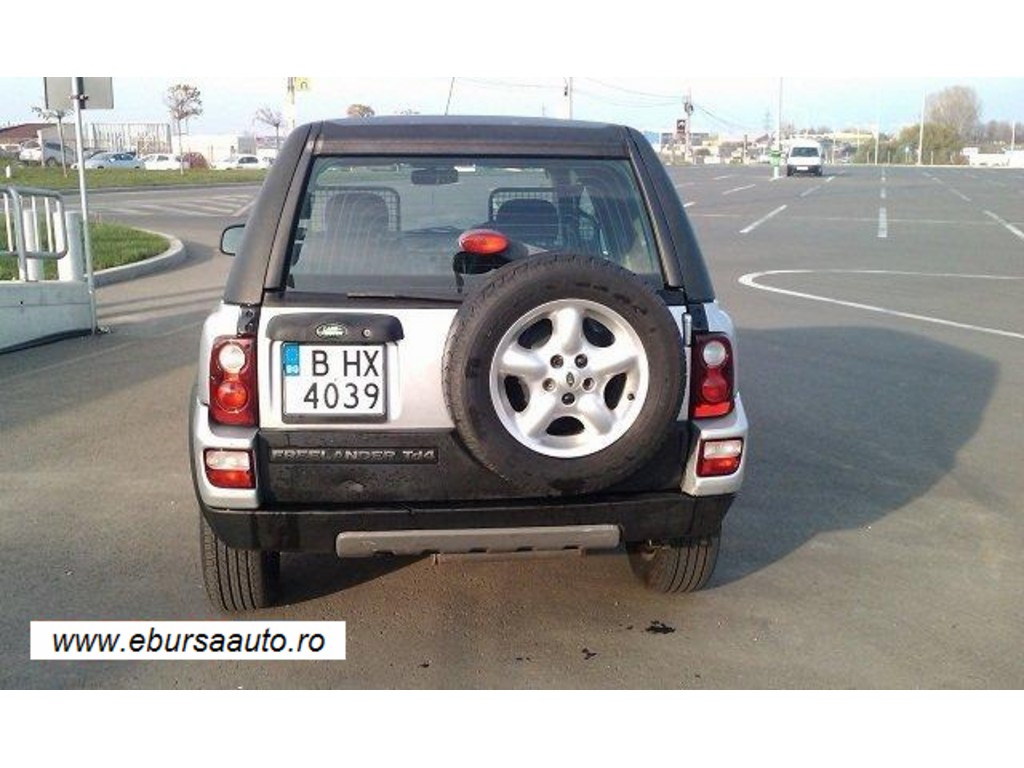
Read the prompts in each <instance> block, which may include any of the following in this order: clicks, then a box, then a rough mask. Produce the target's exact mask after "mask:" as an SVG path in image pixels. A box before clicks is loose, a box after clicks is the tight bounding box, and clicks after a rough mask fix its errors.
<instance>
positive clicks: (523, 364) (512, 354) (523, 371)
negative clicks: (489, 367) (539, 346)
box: [498, 344, 548, 382]
mask: <svg viewBox="0 0 1024 768" xmlns="http://www.w3.org/2000/svg"><path fill="white" fill-rule="evenodd" d="M547 369H548V367H547V363H545V362H544V360H543V359H541V357H540V356H539V355H538V354H537V353H535V352H533V351H532V350H529V349H526V348H525V347H521V346H519V345H517V344H515V345H512V346H510V347H508V348H507V349H505V350H504V351H503V352H502V353H501V357H500V358H499V359H498V371H499V373H501V374H502V375H503V376H518V377H519V378H522V379H526V380H527V381H528V382H533V381H536V380H537V379H539V378H542V377H543V376H544V374H545V373H546V372H547Z"/></svg>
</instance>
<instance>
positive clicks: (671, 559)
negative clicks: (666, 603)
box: [628, 533, 722, 594]
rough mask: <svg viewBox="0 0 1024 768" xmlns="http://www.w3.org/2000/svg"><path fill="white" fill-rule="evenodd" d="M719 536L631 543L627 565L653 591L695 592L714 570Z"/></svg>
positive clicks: (701, 587)
mask: <svg viewBox="0 0 1024 768" xmlns="http://www.w3.org/2000/svg"><path fill="white" fill-rule="evenodd" d="M721 539H722V536H721V534H719V533H716V534H713V535H711V536H702V537H700V538H695V539H679V540H674V541H670V542H657V543H655V542H640V543H637V544H631V545H629V547H628V551H629V565H630V567H631V568H632V569H633V573H634V574H635V575H636V577H637V578H638V579H640V581H642V582H643V583H644V586H646V587H647V588H648V589H650V590H652V591H654V592H662V593H666V594H669V593H680V592H696V591H697V590H699V589H703V588H704V586H705V585H707V583H708V580H709V579H710V578H711V574H712V573H713V572H714V570H715V563H716V562H718V548H719V544H720V542H721Z"/></svg>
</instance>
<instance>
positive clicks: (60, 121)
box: [32, 107, 68, 176]
mask: <svg viewBox="0 0 1024 768" xmlns="http://www.w3.org/2000/svg"><path fill="white" fill-rule="evenodd" d="M32 111H33V112H35V113H36V114H37V115H39V117H41V118H42V119H43V120H46V121H47V122H50V121H51V120H55V121H56V122H57V133H58V135H59V136H60V165H61V168H63V169H64V175H65V176H67V175H68V162H67V153H66V152H65V150H64V118H65V117H67V115H68V110H66V109H43V108H42V107H32ZM44 154H45V153H44Z"/></svg>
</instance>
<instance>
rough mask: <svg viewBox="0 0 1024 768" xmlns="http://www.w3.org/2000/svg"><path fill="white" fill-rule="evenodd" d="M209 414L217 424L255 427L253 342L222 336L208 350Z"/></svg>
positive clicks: (257, 417)
mask: <svg viewBox="0 0 1024 768" xmlns="http://www.w3.org/2000/svg"><path fill="white" fill-rule="evenodd" d="M210 416H211V418H212V419H213V420H214V421H216V422H218V423H219V424H230V425H233V426H244V427H254V426H256V424H257V422H258V421H259V397H258V396H257V392H256V342H255V340H254V339H252V338H246V337H234V336H222V337H220V338H218V339H217V340H216V341H214V343H213V348H212V349H211V351H210Z"/></svg>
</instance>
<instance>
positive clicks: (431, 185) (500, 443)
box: [189, 116, 748, 611]
mask: <svg viewBox="0 0 1024 768" xmlns="http://www.w3.org/2000/svg"><path fill="white" fill-rule="evenodd" d="M466 167H472V168H474V169H475V173H473V174H468V175H467V176H468V178H467V177H465V176H464V175H463V173H462V172H461V171H459V170H458V168H466ZM380 168H385V169H387V171H386V172H383V173H371V172H370V171H371V170H372V169H380ZM460 182H461V183H460ZM254 211H255V214H254V215H253V216H252V217H251V218H250V219H249V223H248V224H246V225H244V226H235V227H229V228H228V229H227V230H225V232H224V234H223V237H222V240H221V249H222V251H223V252H225V253H228V254H234V255H235V261H234V264H233V265H232V269H231V272H230V275H229V277H228V280H227V283H226V288H225V291H224V294H223V297H222V302H221V303H220V305H219V307H218V308H217V309H216V310H215V311H214V312H213V313H212V314H211V315H210V316H209V317H208V319H207V320H206V322H205V324H204V326H203V330H202V333H201V338H200V344H199V355H198V368H197V378H196V380H195V385H194V388H193V391H192V395H191V398H190V399H191V409H190V426H189V445H190V463H191V466H192V474H193V481H194V486H195V493H196V498H197V500H198V506H199V520H200V535H199V541H200V553H201V558H202V574H203V580H204V583H205V587H206V590H207V593H208V595H209V597H210V599H211V601H212V602H213V603H214V604H215V605H216V606H218V607H219V608H220V609H222V610H225V611H237V610H249V609H254V608H261V607H264V606H267V605H269V604H271V603H272V602H273V600H274V594H275V588H276V585H277V583H278V580H279V578H280V565H281V560H280V553H281V552H330V553H333V554H335V555H337V556H339V557H341V558H356V557H373V556H388V555H420V554H424V553H449V552H451V553H486V552H502V553H517V552H522V551H535V550H555V551H561V550H566V549H570V550H576V551H579V550H590V549H597V550H600V549H611V550H614V549H616V548H619V547H623V548H624V549H625V550H626V552H627V553H628V558H629V562H630V564H631V566H632V569H633V571H634V573H635V574H636V576H637V577H638V578H639V579H640V580H641V581H642V582H643V583H644V584H645V585H646V586H648V587H649V588H651V589H653V590H656V591H659V592H688V591H691V590H695V589H700V588H701V587H703V586H704V585H705V584H707V582H708V580H709V579H710V578H711V575H712V572H713V570H714V568H715V563H716V560H717V557H718V551H719V542H720V538H721V526H722V520H723V517H724V515H725V514H726V511H727V510H728V509H729V507H730V505H731V503H732V502H733V499H734V497H735V494H736V493H737V491H739V489H740V486H741V483H742V479H743V474H744V455H745V453H744V446H745V440H746V436H747V429H748V427H747V418H746V414H745V411H744V408H743V403H742V400H741V398H740V394H739V389H738V386H737V381H736V371H737V367H736V363H735V358H734V355H735V352H736V348H735V345H734V332H733V324H732V321H731V320H730V318H729V316H728V315H727V314H726V313H725V312H724V311H723V309H722V308H721V307H720V305H719V302H718V301H717V299H716V295H715V292H714V289H713V287H712V284H711V280H710V278H709V275H708V270H707V267H706V264H705V262H704V257H703V256H702V254H701V250H700V248H699V246H698V244H697V240H696V237H695V234H694V231H693V229H692V228H691V226H690V223H689V221H688V219H687V216H686V212H685V210H684V208H683V205H682V203H681V201H680V199H679V197H678V195H677V193H676V190H675V188H674V186H673V183H672V180H671V178H670V177H669V176H668V174H667V172H666V171H665V169H664V167H663V165H662V164H661V163H660V162H659V160H658V157H657V155H656V154H655V153H654V149H653V148H652V147H651V145H650V143H649V142H648V141H647V140H646V139H645V138H644V136H643V134H641V133H640V132H639V131H636V130H634V129H631V128H627V127H624V126H619V125H607V124H597V123H593V124H592V123H582V122H570V121H559V120H551V119H518V118H517V119H505V118H463V117H420V116H408V117H405V116H403V117H388V118H379V119H375V120H374V121H372V122H371V121H367V120H337V121H328V122H322V123H315V124H310V125H305V126H302V127H300V128H299V129H297V130H295V131H294V132H293V133H292V134H291V136H290V137H289V139H288V140H287V142H286V144H285V146H284V148H283V149H282V151H281V153H280V154H279V156H278V158H277V161H276V162H275V163H274V165H273V167H272V168H271V170H270V172H269V174H268V176H267V179H266V181H265V182H264V183H263V186H262V188H261V191H260V193H259V197H258V199H257V201H256V203H255V209H254ZM243 234H244V237H243Z"/></svg>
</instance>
